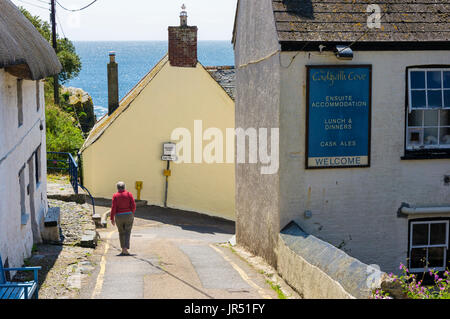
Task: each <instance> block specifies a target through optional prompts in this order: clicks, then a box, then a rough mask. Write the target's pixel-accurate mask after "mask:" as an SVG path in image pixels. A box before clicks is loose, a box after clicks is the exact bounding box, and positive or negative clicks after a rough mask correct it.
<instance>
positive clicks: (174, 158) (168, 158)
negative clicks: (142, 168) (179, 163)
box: [161, 155, 178, 161]
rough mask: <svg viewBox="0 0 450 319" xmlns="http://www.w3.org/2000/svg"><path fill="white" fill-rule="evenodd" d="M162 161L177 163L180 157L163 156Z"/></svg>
mask: <svg viewBox="0 0 450 319" xmlns="http://www.w3.org/2000/svg"><path fill="white" fill-rule="evenodd" d="M161 159H162V160H163V161H176V160H177V159H178V157H177V156H176V155H163V156H162V157H161Z"/></svg>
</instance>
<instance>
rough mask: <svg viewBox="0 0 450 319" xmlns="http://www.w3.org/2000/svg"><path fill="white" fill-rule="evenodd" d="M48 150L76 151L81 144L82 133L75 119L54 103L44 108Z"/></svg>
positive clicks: (82, 140)
mask: <svg viewBox="0 0 450 319" xmlns="http://www.w3.org/2000/svg"><path fill="white" fill-rule="evenodd" d="M45 116H46V126H47V151H48V152H69V153H72V154H74V155H75V154H76V152H77V151H78V150H79V149H80V147H81V146H82V145H83V142H84V139H83V133H82V132H81V130H80V129H79V128H78V127H76V124H75V123H76V122H75V120H74V119H73V118H72V117H71V116H70V115H69V114H67V113H66V112H64V111H62V110H61V109H60V108H58V107H57V106H54V105H47V107H46V109H45Z"/></svg>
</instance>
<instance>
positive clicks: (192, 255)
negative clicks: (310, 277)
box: [80, 206, 294, 299]
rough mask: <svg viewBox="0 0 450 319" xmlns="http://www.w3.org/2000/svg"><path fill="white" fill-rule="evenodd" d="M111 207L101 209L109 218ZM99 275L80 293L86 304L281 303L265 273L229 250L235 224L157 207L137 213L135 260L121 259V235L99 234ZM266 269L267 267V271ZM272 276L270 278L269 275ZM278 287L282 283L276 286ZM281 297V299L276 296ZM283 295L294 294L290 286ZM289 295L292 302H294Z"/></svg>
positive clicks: (107, 231)
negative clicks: (106, 301)
mask: <svg viewBox="0 0 450 319" xmlns="http://www.w3.org/2000/svg"><path fill="white" fill-rule="evenodd" d="M108 209H109V208H108V207H96V212H97V213H101V214H105V213H106V212H107V211H108ZM99 234H100V237H101V240H100V241H99V245H98V247H97V249H96V250H95V252H96V253H95V256H94V258H95V259H96V264H97V267H96V270H95V271H94V272H93V273H92V275H91V276H90V281H89V282H88V283H87V284H86V285H84V286H83V287H82V289H81V292H80V298H83V299H91V298H93V299H114V298H121V299H180V298H188V299H191V298H192V299H216V298H219V299H231V298H232V299H236V298H238V299H277V298H279V297H280V296H283V297H285V296H286V295H285V294H283V293H281V290H279V288H278V289H276V288H275V289H273V288H272V287H275V286H276V285H275V284H273V283H272V287H271V285H270V281H267V277H266V276H264V274H263V273H264V271H261V270H257V269H256V268H254V267H252V266H250V265H249V263H248V262H246V261H245V260H244V259H242V258H240V257H239V256H238V255H237V254H236V252H233V250H232V248H231V246H230V245H229V244H227V242H228V241H229V240H230V238H231V237H232V236H233V235H234V225H233V223H232V222H229V221H225V220H221V219H217V218H212V217H208V216H202V215H199V214H195V213H189V212H184V211H180V210H172V209H164V208H160V207H155V206H145V207H140V208H138V209H137V211H136V216H135V221H134V227H133V231H132V236H131V249H130V252H131V256H118V255H119V253H120V244H119V238H118V232H117V231H116V229H115V227H113V226H112V225H111V224H110V222H109V221H108V227H107V228H106V229H100V230H99ZM266 267H267V266H266ZM266 275H267V273H266ZM277 284H278V283H277ZM277 291H279V293H277ZM283 291H285V292H286V291H287V292H286V294H287V295H288V296H286V297H291V296H292V295H293V294H294V293H293V291H292V290H291V289H289V287H287V285H286V284H283ZM289 295H290V296H289Z"/></svg>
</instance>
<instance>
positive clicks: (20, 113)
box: [17, 79, 23, 127]
mask: <svg viewBox="0 0 450 319" xmlns="http://www.w3.org/2000/svg"><path fill="white" fill-rule="evenodd" d="M22 82H23V80H22V79H18V80H17V111H18V121H19V127H20V126H22V125H23V95H22Z"/></svg>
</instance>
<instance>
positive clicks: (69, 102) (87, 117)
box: [61, 87, 96, 136]
mask: <svg viewBox="0 0 450 319" xmlns="http://www.w3.org/2000/svg"><path fill="white" fill-rule="evenodd" d="M61 97H62V100H61V108H62V109H63V110H64V111H66V112H68V113H69V114H71V115H72V116H73V117H74V118H75V119H76V120H77V122H78V123H79V127H80V129H81V130H82V131H83V134H84V135H85V136H87V135H88V134H89V131H90V130H91V129H92V127H93V126H94V124H95V122H96V117H95V113H94V104H93V102H92V98H91V96H90V95H89V94H88V93H86V92H85V91H83V90H82V89H79V88H74V87H61Z"/></svg>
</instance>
